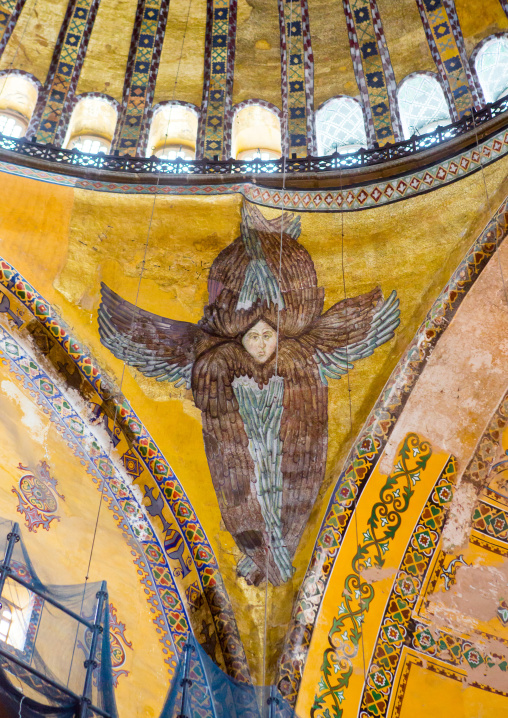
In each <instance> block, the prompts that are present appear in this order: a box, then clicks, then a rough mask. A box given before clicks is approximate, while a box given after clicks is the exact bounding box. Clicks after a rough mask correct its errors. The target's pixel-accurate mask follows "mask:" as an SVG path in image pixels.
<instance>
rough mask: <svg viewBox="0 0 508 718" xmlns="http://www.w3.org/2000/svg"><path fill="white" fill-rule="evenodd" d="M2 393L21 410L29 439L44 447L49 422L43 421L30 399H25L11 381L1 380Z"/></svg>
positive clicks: (41, 415)
mask: <svg viewBox="0 0 508 718" xmlns="http://www.w3.org/2000/svg"><path fill="white" fill-rule="evenodd" d="M0 387H1V389H2V392H3V393H4V394H5V395H6V396H8V397H9V398H10V399H11V400H12V401H14V402H15V403H16V404H17V405H18V406H19V408H20V409H21V412H22V416H21V422H22V423H23V425H24V426H25V427H26V428H27V429H28V431H29V432H30V436H31V438H32V439H33V440H34V441H36V442H37V443H38V444H41V445H44V444H45V443H46V439H47V436H48V431H49V422H48V421H47V420H46V421H45V420H44V418H43V414H42V412H39V411H38V410H37V408H36V407H35V405H34V403H33V402H32V400H31V399H29V398H28V397H26V396H25V395H24V394H23V392H22V391H21V390H20V389H18V387H17V386H16V385H15V384H13V382H12V381H7V380H3V381H2V382H1V383H0Z"/></svg>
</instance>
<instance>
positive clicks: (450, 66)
mask: <svg viewBox="0 0 508 718" xmlns="http://www.w3.org/2000/svg"><path fill="white" fill-rule="evenodd" d="M416 2H417V5H418V9H419V11H420V16H421V18H422V22H423V26H424V28H425V34H426V36H427V41H428V43H429V48H430V51H431V53H432V56H433V58H434V62H435V63H436V66H437V68H438V70H439V73H440V75H441V79H442V80H443V82H444V84H445V87H446V88H449V92H447V93H446V94H447V95H448V101H449V102H450V104H451V109H452V112H454V113H456V117H455V119H460V118H461V117H462V116H463V115H464V114H466V113H469V112H470V110H471V107H472V106H473V105H474V104H475V103H474V99H475V98H474V97H473V88H472V87H471V86H470V82H471V84H472V78H471V71H470V70H469V68H468V67H467V65H466V64H465V62H464V61H463V57H462V56H461V48H459V46H458V38H459V37H461V35H460V33H455V32H454V26H458V19H457V17H456V16H455V17H452V16H451V11H450V10H449V9H448V7H447V5H446V3H445V2H444V0H416Z"/></svg>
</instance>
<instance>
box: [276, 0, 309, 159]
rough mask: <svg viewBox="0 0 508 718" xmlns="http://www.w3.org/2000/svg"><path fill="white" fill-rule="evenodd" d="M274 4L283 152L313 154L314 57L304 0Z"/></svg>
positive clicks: (307, 12)
mask: <svg viewBox="0 0 508 718" xmlns="http://www.w3.org/2000/svg"><path fill="white" fill-rule="evenodd" d="M278 6H279V24H280V55H281V79H282V86H281V94H282V117H283V118H285V122H286V127H284V135H285V139H286V142H285V143H284V151H285V153H286V154H287V155H288V156H289V157H293V156H295V157H305V156H306V155H307V154H311V155H315V154H316V151H317V150H316V128H315V119H314V107H313V105H314V57H313V55H312V44H311V36H310V24H309V9H308V6H307V0H278ZM283 121H284V119H283Z"/></svg>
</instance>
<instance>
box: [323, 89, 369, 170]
mask: <svg viewBox="0 0 508 718" xmlns="http://www.w3.org/2000/svg"><path fill="white" fill-rule="evenodd" d="M316 135H317V145H318V154H319V155H320V156H323V155H332V154H333V153H334V152H355V151H356V150H358V149H360V147H367V136H366V134H365V123H364V120H363V112H362V108H361V106H360V103H359V102H357V101H356V100H354V99H353V98H352V97H334V98H333V99H332V100H330V101H329V102H327V103H326V105H324V106H323V107H321V108H320V109H319V110H318V111H317V113H316Z"/></svg>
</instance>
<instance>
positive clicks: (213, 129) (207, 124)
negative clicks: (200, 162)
mask: <svg viewBox="0 0 508 718" xmlns="http://www.w3.org/2000/svg"><path fill="white" fill-rule="evenodd" d="M236 10H237V0H207V4H206V35H205V69H204V83H203V100H202V102H201V122H200V125H199V133H198V142H197V148H196V156H197V157H204V158H206V159H210V160H213V159H215V158H217V159H219V160H221V159H227V157H229V154H230V152H231V131H232V126H233V110H232V91H233V73H234V67H235V49H236Z"/></svg>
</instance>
